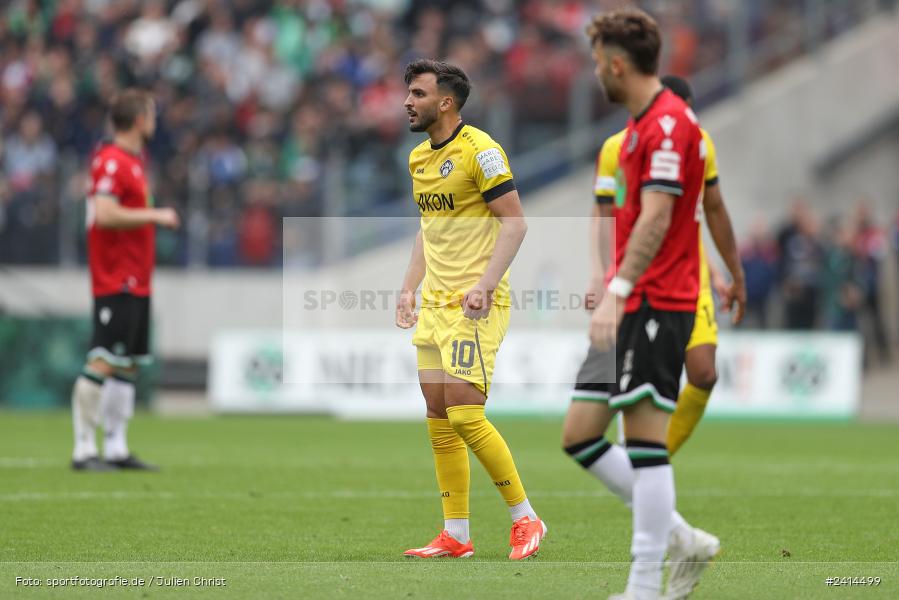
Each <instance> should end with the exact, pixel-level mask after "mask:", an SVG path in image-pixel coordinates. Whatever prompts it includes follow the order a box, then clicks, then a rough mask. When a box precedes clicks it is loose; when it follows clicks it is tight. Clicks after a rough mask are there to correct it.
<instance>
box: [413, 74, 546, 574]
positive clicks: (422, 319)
mask: <svg viewBox="0 0 899 600" xmlns="http://www.w3.org/2000/svg"><path fill="white" fill-rule="evenodd" d="M405 81H406V84H407V85H408V87H409V95H408V96H407V98H406V102H405V107H406V111H407V112H408V114H409V125H410V129H411V130H412V131H421V132H427V134H428V138H429V139H427V140H425V141H424V142H422V143H421V144H419V145H418V146H417V147H416V148H415V149H414V150H412V153H411V154H410V155H409V174H410V175H411V177H412V194H413V198H414V201H415V202H416V204H417V206H418V209H419V212H420V214H421V229H420V231H419V233H418V235H417V236H416V240H415V245H414V247H413V250H412V257H411V259H410V261H409V267H408V269H407V270H406V274H405V277H404V279H403V284H402V292H401V294H400V298H399V301H398V303H397V307H396V324H397V326H398V327H400V328H403V329H409V328H412V327H413V326H415V327H416V330H415V334H414V335H413V338H412V343H413V344H414V345H415V346H416V348H417V354H418V374H419V382H420V385H421V390H422V394H423V395H424V398H425V404H426V405H427V425H428V435H429V437H430V440H431V447H432V450H433V453H434V466H435V469H436V472H437V484H438V486H439V488H440V496H441V499H442V502H443V516H444V529H443V531H442V532H441V533H440V534H439V535H438V536H437V537H436V538H434V539H433V540H432V541H431V542H430V543H429V544H428V545H426V546H423V547H420V548H413V549H410V550H407V551H406V552H405V555H406V556H409V557H414V558H437V557H454V558H465V557H469V556H471V555H472V554H473V553H474V546H473V545H472V543H471V536H470V533H469V523H468V517H469V506H468V498H469V480H470V473H469V465H468V448H471V450H472V452H474V454H475V456H476V457H477V458H478V460H479V461H480V462H481V464H482V465H483V466H484V468H485V469H486V470H487V472H488V473H489V475H490V477H491V479H492V480H493V483H494V485H495V486H496V487H497V489H498V490H499V493H500V494H501V495H502V497H503V499H504V500H505V501H506V504H507V505H508V507H509V512H510V514H511V517H512V522H513V524H512V532H511V536H510V545H511V546H512V551H511V554H510V555H509V558H511V559H513V560H520V559H524V558H528V557H531V556H534V555H535V554H536V553H537V551H538V549H539V546H540V541H541V540H542V539H543V536H544V535H545V534H546V525H545V524H544V523H543V521H541V520H540V519H539V518H538V517H537V514H536V513H535V512H534V510H533V508H531V505H530V502H528V498H527V495H526V494H525V491H524V487H523V486H522V483H521V478H520V477H519V476H518V471H517V469H516V468H515V463H514V461H513V460H512V454H511V453H510V451H509V448H508V446H507V445H506V442H505V441H504V440H503V438H502V436H501V435H500V434H499V432H498V431H497V430H496V428H495V427H494V426H493V425H492V424H491V423H490V422H489V421H488V420H487V419H486V417H485V415H484V405H485V403H486V401H487V395H488V393H489V390H490V381H491V377H492V375H493V366H494V361H495V358H496V353H497V351H498V350H499V346H500V343H501V342H502V340H503V337H504V335H505V332H506V328H507V327H508V325H509V312H510V307H511V299H510V294H509V266H510V265H511V263H512V260H513V259H514V258H515V254H516V253H517V252H518V248H519V247H520V246H521V242H522V240H523V239H524V235H525V231H526V230H527V226H526V224H525V221H524V215H523V212H522V210H521V202H520V201H519V198H518V192H517V191H516V189H515V183H514V182H513V179H512V172H511V170H510V169H509V163H508V159H507V158H506V155H505V152H503V149H502V148H501V147H500V146H499V144H497V143H496V142H495V141H493V140H492V139H491V138H490V136H489V135H487V134H486V133H484V132H483V131H480V130H479V129H476V128H474V127H472V126H471V125H467V124H465V123H464V122H463V121H462V117H461V115H460V111H461V109H462V106H463V105H464V104H465V101H466V100H467V99H468V95H469V92H470V90H471V84H470V83H469V80H468V77H467V76H466V74H465V73H464V72H463V71H462V70H461V69H459V68H458V67H455V66H453V65H449V64H447V63H444V62H440V61H435V60H417V61H415V62H412V63H410V64H409V65H408V66H407V67H406V73H405ZM419 285H422V291H421V297H422V306H421V311H420V313H419V314H418V315H416V314H415V312H414V310H415V292H416V290H417V289H418V286H419Z"/></svg>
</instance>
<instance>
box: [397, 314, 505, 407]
mask: <svg viewBox="0 0 899 600" xmlns="http://www.w3.org/2000/svg"><path fill="white" fill-rule="evenodd" d="M509 313H510V309H509V307H508V306H495V305H494V306H493V307H492V308H491V309H490V314H489V315H487V318H486V319H481V320H479V321H474V320H472V319H469V318H467V317H466V316H465V315H464V314H462V307H461V306H459V305H454V306H441V307H438V308H422V309H421V312H420V313H419V314H418V324H417V325H416V327H415V335H413V336H412V344H413V345H415V347H416V348H417V349H418V369H419V370H423V369H442V370H443V372H444V373H447V374H449V375H452V376H453V377H456V378H457V379H462V380H464V381H468V382H470V383H472V384H474V385H475V386H476V387H477V388H478V389H479V390H481V392H482V393H483V394H484V395H485V396H486V395H487V392H488V390H489V389H490V381H491V379H492V378H493V367H494V364H495V362H496V353H497V352H498V351H499V345H500V344H501V343H502V341H503V337H505V335H506V329H508V327H509Z"/></svg>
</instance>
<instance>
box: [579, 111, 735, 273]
mask: <svg viewBox="0 0 899 600" xmlns="http://www.w3.org/2000/svg"><path fill="white" fill-rule="evenodd" d="M700 131H701V132H702V141H703V143H704V144H705V177H704V179H705V185H706V186H710V185H715V184H716V183H718V159H717V154H716V152H715V143H714V142H712V137H711V136H710V135H709V133H708V132H707V131H706V130H705V129H702V128H700ZM626 133H627V129H622V130H621V131H619V132H618V133H616V134H615V135H613V136H610V137H609V138H608V139H606V141H605V142H604V143H603V145H602V148H601V149H600V151H599V156H598V157H597V160H596V179H595V183H594V184H593V194H594V196H595V197H596V201H597V202H599V203H600V204H603V203H607V202H615V205H616V206H621V205H622V204H623V203H624V196H623V195H621V196H620V197H619V192H621V191H623V190H624V186H622V185H619V180H620V178H621V172H620V171H619V169H618V157H619V156H620V154H621V144H622V143H623V141H624V136H625V134H626ZM701 219H702V202H699V203H698V204H697V206H696V220H697V221H700V220H701ZM701 226H702V225H701V224H700V227H701ZM709 287H710V281H709V266H708V263H706V261H705V249H704V248H703V245H702V235H700V236H699V289H700V290H706V289H709Z"/></svg>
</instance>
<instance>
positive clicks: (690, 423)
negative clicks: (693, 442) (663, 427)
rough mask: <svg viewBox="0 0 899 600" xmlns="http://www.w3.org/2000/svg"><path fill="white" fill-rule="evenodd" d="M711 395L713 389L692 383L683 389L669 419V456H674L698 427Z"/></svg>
mask: <svg viewBox="0 0 899 600" xmlns="http://www.w3.org/2000/svg"><path fill="white" fill-rule="evenodd" d="M711 395H712V391H711V390H704V389H701V388H698V387H696V386H695V385H693V384H690V383H688V384H687V385H685V386H684V389H682V390H681V392H680V396H678V398H677V408H675V409H674V414H673V415H671V419H669V421H668V440H667V445H668V456H669V457H671V456H674V453H675V452H677V451H678V449H680V447H681V446H683V444H684V442H686V441H687V439H688V438H689V437H690V435H691V434H692V433H693V430H694V429H696V425H698V424H699V420H700V419H701V418H702V414H703V413H704V412H705V405H706V404H708V403H709V396H711Z"/></svg>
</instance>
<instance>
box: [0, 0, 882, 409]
mask: <svg viewBox="0 0 899 600" xmlns="http://www.w3.org/2000/svg"><path fill="white" fill-rule="evenodd" d="M625 4H636V5H638V6H640V7H642V8H644V9H645V10H647V11H649V12H650V13H651V14H653V15H654V16H655V17H656V18H657V20H658V21H659V24H660V26H661V28H662V31H663V34H664V53H663V58H662V63H661V64H662V66H661V69H660V71H661V74H676V75H681V76H684V77H687V78H688V79H689V80H690V81H691V82H692V84H693V86H694V89H695V93H696V107H697V112H698V113H699V116H700V119H701V121H702V124H703V126H704V127H705V128H706V129H708V130H709V131H710V133H711V134H712V136H713V138H714V140H715V142H716V145H717V148H718V152H719V161H720V169H721V184H722V189H723V192H724V197H725V201H726V203H727V204H728V207H729V209H730V211H731V216H732V218H733V220H734V226H735V229H736V231H737V235H738V239H739V243H740V248H741V253H742V256H743V263H744V269H745V271H746V275H747V285H748V293H749V302H748V307H747V308H748V317H747V320H746V323H745V324H744V325H742V326H741V327H740V328H739V329H742V330H745V332H741V331H737V332H734V335H736V336H739V335H749V336H750V337H748V338H747V337H743V338H739V337H735V338H733V339H735V340H742V344H743V345H742V346H740V347H741V348H745V350H741V352H742V353H743V354H739V355H735V356H732V357H730V358H727V357H725V358H724V359H723V360H725V361H731V362H730V363H728V364H731V365H732V367H733V369H732V370H735V371H740V370H741V369H742V371H743V372H744V375H745V373H748V372H749V371H747V369H750V367H749V366H747V365H748V364H749V363H751V362H752V360H756V361H757V362H758V360H760V359H757V358H755V359H754V358H752V357H753V355H752V348H753V347H755V344H756V341H757V340H760V341H759V342H758V343H759V344H763V343H767V342H765V340H772V339H774V338H773V337H768V338H765V337H764V335H765V334H764V333H758V332H765V331H775V332H783V331H800V330H801V331H802V332H803V333H796V334H795V335H794V336H793V337H790V336H786V337H779V338H777V339H780V340H787V341H786V342H783V344H786V345H787V346H789V345H790V344H795V343H799V344H800V346H798V347H794V346H790V347H789V348H788V349H787V350H785V352H786V354H787V355H790V356H796V355H797V354H798V355H801V356H805V355H806V354H808V352H811V351H812V350H814V349H815V348H818V349H820V348H821V347H822V343H823V344H824V345H825V346H826V340H841V341H839V342H836V343H837V345H839V344H843V343H844V342H845V340H851V343H850V345H852V347H853V348H854V347H855V345H856V344H857V346H858V352H857V353H854V354H853V353H850V354H848V356H849V357H850V358H849V359H848V360H850V362H852V363H853V364H851V365H844V364H839V363H830V362H827V361H828V360H831V359H821V361H819V362H817V363H815V361H811V363H813V368H811V370H812V371H813V374H812V375H811V376H810V377H811V380H812V382H813V383H815V382H817V379H816V378H820V377H823V375H822V374H826V373H827V372H833V371H834V370H839V369H841V368H843V367H847V368H851V369H854V368H855V366H856V365H855V364H854V363H855V362H856V359H857V362H858V363H859V364H858V366H859V367H863V371H862V369H861V368H860V369H859V372H860V373H862V372H863V373H864V375H860V376H859V379H857V380H854V383H852V382H850V384H847V385H850V386H852V387H853V388H854V389H852V390H850V391H847V390H846V389H845V388H840V389H839V390H835V393H844V392H845V393H848V394H851V395H853V397H854V398H856V399H859V398H860V399H861V404H858V403H857V402H853V403H852V405H851V406H846V407H843V409H845V410H844V412H845V413H846V414H847V415H851V416H855V415H857V414H863V415H867V416H869V417H872V418H882V417H884V416H892V418H896V417H897V414H899V406H893V404H895V401H894V396H895V392H894V391H895V389H896V386H897V385H899V380H897V379H896V375H895V371H896V369H895V368H891V366H895V364H896V363H895V361H894V357H895V355H896V352H897V348H896V343H897V327H899V294H897V284H896V281H897V275H899V266H897V265H899V260H897V256H899V168H897V167H899V64H897V62H896V57H897V56H899V14H897V1H896V0H828V1H824V0H778V1H774V0H748V1H737V0H666V1H663V0H647V1H640V2H631V3H629V2H620V1H605V0H595V1H576V0H544V1H536V0H532V1H520V2H514V1H511V0H460V1H453V2H436V1H413V0H356V1H352V0H327V1H326V0H228V1H225V0H144V1H137V0H55V1H54V0H45V1H39V0H11V1H7V2H4V3H3V7H2V8H0V356H2V360H0V405H6V406H27V407H52V406H64V405H67V403H68V390H69V387H70V386H71V382H72V380H73V378H74V377H75V375H76V374H77V371H78V368H79V367H80V365H81V362H82V361H83V356H84V351H85V350H86V346H87V338H88V334H89V322H88V318H87V316H88V311H89V308H90V300H91V299H90V295H89V286H88V279H87V274H86V271H85V231H84V209H85V201H84V200H85V191H86V188H87V171H86V168H85V166H86V164H87V161H88V158H89V156H90V153H91V151H92V149H93V148H94V147H95V145H96V144H97V143H98V141H100V140H101V139H102V138H103V137H104V136H106V135H107V134H108V131H107V130H106V125H105V121H104V119H105V105H106V102H107V101H108V100H109V98H111V97H112V96H113V95H114V94H115V93H116V92H117V91H119V90H121V89H123V88H124V87H128V86H143V87H146V88H148V89H151V90H153V92H154V94H155V97H156V99H157V103H158V110H159V117H160V119H159V128H158V131H157V134H156V137H155V139H154V140H153V142H152V143H151V146H150V149H149V150H150V165H149V167H150V168H149V171H150V172H151V185H152V189H153V195H154V197H155V199H156V202H157V204H158V205H164V206H173V207H175V208H176V209H177V210H178V212H179V213H180V215H181V217H182V220H183V222H184V227H183V228H182V229H181V230H179V231H177V232H170V231H159V232H158V239H157V252H158V257H157V259H158V264H159V265H160V266H161V269H160V271H158V272H157V277H156V285H155V293H154V318H155V348H156V351H157V356H158V358H159V360H158V362H157V367H156V368H155V369H154V370H152V371H150V372H149V373H147V374H146V375H145V377H144V379H143V385H144V388H143V392H142V394H141V395H142V397H143V398H144V399H145V400H146V399H149V398H151V397H152V398H154V399H155V406H157V407H158V408H160V409H162V410H180V409H181V408H182V407H192V408H191V410H205V409H206V407H207V406H208V404H207V391H210V394H209V396H212V398H211V399H212V401H213V402H212V405H213V406H216V400H215V397H214V396H215V393H212V392H211V390H208V388H209V387H210V386H211V387H213V388H214V387H215V386H216V385H218V386H219V387H221V386H222V385H226V384H225V383H219V384H214V382H213V379H215V377H214V374H212V373H211V372H212V371H215V370H216V368H218V369H219V371H221V369H225V368H227V369H230V370H231V371H234V373H231V372H230V371H229V373H230V374H231V375H233V378H235V379H234V381H236V383H234V382H233V381H232V384H233V386H239V395H240V394H242V395H244V396H247V397H249V398H248V399H247V400H246V402H244V404H243V405H241V406H240V407H238V409H240V410H252V409H253V407H254V406H256V407H258V406H262V405H260V404H259V403H264V402H265V401H268V400H270V399H271V396H272V395H277V394H279V393H280V394H282V395H284V396H286V397H288V400H289V396H290V395H291V392H290V390H287V389H285V390H281V391H280V392H279V391H278V388H279V386H280V385H281V384H282V380H283V373H280V372H279V368H280V366H281V362H282V360H283V356H282V354H281V353H282V352H284V351H285V350H284V349H283V348H282V347H280V346H279V345H278V343H277V341H275V342H271V343H270V341H269V340H271V339H276V340H277V339H278V338H277V336H276V335H275V334H276V333H277V332H278V331H279V328H280V327H281V325H282V323H283V312H284V310H285V308H286V307H285V306H284V303H283V295H282V292H283V289H282V278H283V276H284V273H285V272H287V271H290V272H296V273H299V274H300V275H299V276H300V277H309V278H315V277H321V276H322V275H323V274H327V273H329V272H330V270H332V269H335V268H339V267H341V266H345V265H346V264H365V262H364V261H366V260H371V259H370V257H371V256H373V255H377V256H378V261H379V264H381V265H390V266H391V269H392V270H391V271H390V272H391V273H392V275H391V277H392V278H393V279H391V280H390V283H389V284H388V285H395V284H398V283H399V281H400V278H401V276H402V269H403V267H404V265H405V262H406V260H407V257H408V249H409V244H410V242H411V235H412V233H413V232H414V227H415V219H414V217H415V216H416V214H417V209H416V206H415V205H414V203H412V202H410V201H409V194H410V182H409V177H408V169H407V157H408V152H409V150H410V149H411V148H412V147H413V146H414V145H416V144H417V143H418V142H419V141H421V139H422V136H421V134H412V133H410V132H408V130H407V126H406V119H405V113H404V111H403V109H402V102H403V99H404V97H405V86H404V84H403V81H402V72H403V67H404V65H405V64H406V63H407V62H408V61H410V60H412V59H414V58H419V57H442V58H445V59H446V60H448V61H451V62H453V63H456V64H458V65H460V66H461V67H463V68H464V69H465V70H466V72H467V73H468V74H469V75H470V77H471V79H472V80H473V84H474V92H473V95H472V98H471V100H470V101H469V103H468V104H467V105H466V107H465V110H464V116H465V119H466V121H468V122H470V123H472V124H474V125H476V126H478V127H481V128H483V129H485V130H487V131H488V132H490V134H491V135H492V136H493V137H494V138H495V139H496V140H497V141H499V142H500V143H501V144H502V145H503V147H504V148H505V150H506V152H507V153H508V155H509V157H510V162H511V165H512V169H513V171H514V173H515V179H516V181H517V182H518V187H519V190H520V191H521V193H522V198H523V201H524V203H525V211H526V213H528V214H529V215H533V216H534V217H535V218H539V216H540V215H545V216H565V217H575V216H584V217H586V216H587V215H588V214H589V212H590V209H591V203H592V198H591V183H592V165H593V161H594V160H595V156H596V152H597V151H598V149H599V147H600V146H601V144H602V142H603V141H604V139H605V138H606V137H607V136H608V135H610V134H611V133H614V132H615V131H617V130H618V129H620V128H622V127H623V125H624V121H625V115H624V114H623V113H622V111H621V110H620V109H618V108H616V107H614V106H612V105H609V104H608V103H607V102H606V101H605V100H604V98H603V97H602V94H601V93H600V91H599V89H598V87H597V84H596V81H595V76H594V75H593V73H592V71H593V65H592V62H591V59H590V55H589V48H588V45H587V40H586V37H585V35H584V27H585V25H586V23H587V22H588V20H589V19H590V17H591V16H592V15H593V14H594V13H596V12H597V11H601V10H606V9H609V8H613V7H616V6H621V5H625ZM290 217H300V218H303V219H301V220H299V221H297V223H299V225H298V226H297V227H287V228H285V227H282V223H283V222H284V221H283V219H285V218H290ZM403 217H411V218H403ZM318 218H327V221H326V222H327V223H331V224H333V225H330V226H328V228H327V231H324V230H323V229H322V228H323V226H322V225H321V224H322V223H324V222H325V221H318V220H316V219H318ZM341 224H342V225H341ZM566 244H567V241H566V240H564V239H559V240H558V245H557V249H556V250H555V251H554V252H553V253H557V254H558V255H559V256H558V259H559V261H563V260H564V257H565V256H566V248H567V246H566ZM709 247H711V246H709ZM285 257H286V258H285ZM354 261H355V263H354ZM360 261H362V262H360ZM285 263H287V264H286V265H285ZM584 264H585V265H586V264H588V263H587V262H586V257H585V261H584ZM516 268H517V267H516ZM546 268H547V267H546V265H542V266H540V267H539V268H538V267H534V268H533V269H531V268H530V267H528V266H522V267H521V279H520V280H521V281H524V282H529V281H532V280H534V279H539V278H540V277H541V275H540V272H539V271H540V270H541V269H543V270H544V271H545V270H546ZM285 269H286V270H285ZM530 271H534V272H533V273H531V272H530ZM517 272H518V271H516V273H517ZM587 278H588V273H587V271H586V270H584V271H583V280H584V283H586V281H587ZM394 280H395V281H394ZM348 285H349V286H350V288H352V287H353V282H352V280H351V281H349V282H348ZM719 318H720V320H721V323H722V327H724V328H726V327H727V324H726V321H727V318H726V317H725V316H719ZM551 324H552V325H553V326H556V327H567V328H568V329H570V330H572V331H574V330H575V329H577V328H578V327H580V328H582V327H583V326H584V324H585V320H584V319H583V315H568V316H566V317H564V318H563V317H560V318H559V319H558V320H555V321H552V323H551ZM385 326H390V323H389V322H388V323H386V324H385ZM229 331H231V332H246V331H265V332H268V333H266V334H265V335H268V336H269V337H257V338H254V339H253V341H251V342H247V343H246V344H244V345H240V344H238V346H236V348H238V349H236V350H234V353H232V354H231V355H229V356H230V358H228V359H221V358H216V356H217V353H218V351H219V349H220V348H222V347H225V346H228V347H230V346H229V343H230V342H227V341H217V340H221V339H222V338H221V336H223V335H227V333H228V332H229ZM273 332H274V333H273ZM809 332H812V333H809ZM828 332H830V333H832V332H837V333H840V334H845V335H842V336H838V337H836V338H828V337H819V338H816V337H808V336H814V335H817V334H820V335H825V336H826V335H829V334H830V333H828ZM260 335H262V334H260ZM273 335H274V336H275V337H272V336H273ZM753 335H756V336H761V337H751V336H753ZM772 335H780V336H782V334H772ZM578 339H579V338H578ZM724 339H726V338H724ZM790 340H794V341H795V340H799V342H791V341H790ZM822 340H824V341H825V342H822ZM778 343H780V342H778ZM846 343H849V342H846ZM783 344H781V346H777V347H778V348H781V347H783ZM725 345H726V342H725V341H722V349H723V348H724V347H725ZM758 347H762V346H758ZM272 348H274V350H272ZM803 353H805V354H803ZM408 354H409V355H410V356H411V355H412V354H413V353H412V352H411V349H410V350H409V352H408ZM747 357H748V358H747ZM790 360H792V359H790ZM229 361H230V362H229ZM822 361H823V362H822ZM217 362H218V363H220V364H221V365H228V366H227V367H222V366H220V367H216V363H217ZM794 362H795V364H794V363H791V362H789V360H788V361H787V363H785V364H784V365H781V366H780V367H778V368H780V369H781V370H786V371H789V372H790V373H793V374H795V371H796V369H799V370H802V369H807V368H810V367H808V365H809V361H808V360H807V359H802V360H799V361H798V362H796V361H794ZM797 364H798V365H799V366H798V367H797V366H796V365H797ZM234 365H236V366H234ZM576 366H577V365H574V367H576ZM725 371H727V369H725ZM235 373H236V374H235ZM744 378H745V377H744ZM749 378H750V379H751V377H749ZM784 379H785V380H786V379H789V378H788V377H786V376H785V377H784ZM222 381H228V380H227V378H226V379H225V380H222ZM794 383H795V382H794ZM728 385H732V387H733V388H734V390H736V391H734V393H735V394H737V396H739V394H738V393H737V392H739V390H738V389H737V388H739V386H740V385H743V386H745V385H748V384H747V383H745V382H743V383H740V377H739V376H738V375H734V376H733V377H732V381H731V383H730V384H728ZM785 385H787V384H785ZM790 385H793V384H790ZM815 385H817V383H815ZM154 389H155V390H156V393H155V394H154V392H153V390H154ZM160 390H161V391H160ZM232 391H233V390H232ZM784 393H787V392H784ZM791 393H792V392H791ZM804 393H806V396H808V393H807V391H806V392H804ZM260 394H261V395H262V396H259V397H257V396H258V395H260ZM747 394H748V392H747ZM749 395H751V394H749ZM737 396H735V398H736V397H737ZM746 397H747V398H748V397H749V396H746ZM260 398H261V399H260ZM887 400H889V401H887ZM747 402H748V400H747ZM254 403H256V404H254ZM713 404H714V402H713ZM278 406H281V405H280V404H278ZM284 406H287V407H290V406H292V405H291V403H290V402H289V401H288V402H287V403H286V404H285V405H284ZM232 408H234V407H233V406H232ZM319 408H320V407H319ZM843 409H841V410H843ZM840 414H843V413H840Z"/></svg>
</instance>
